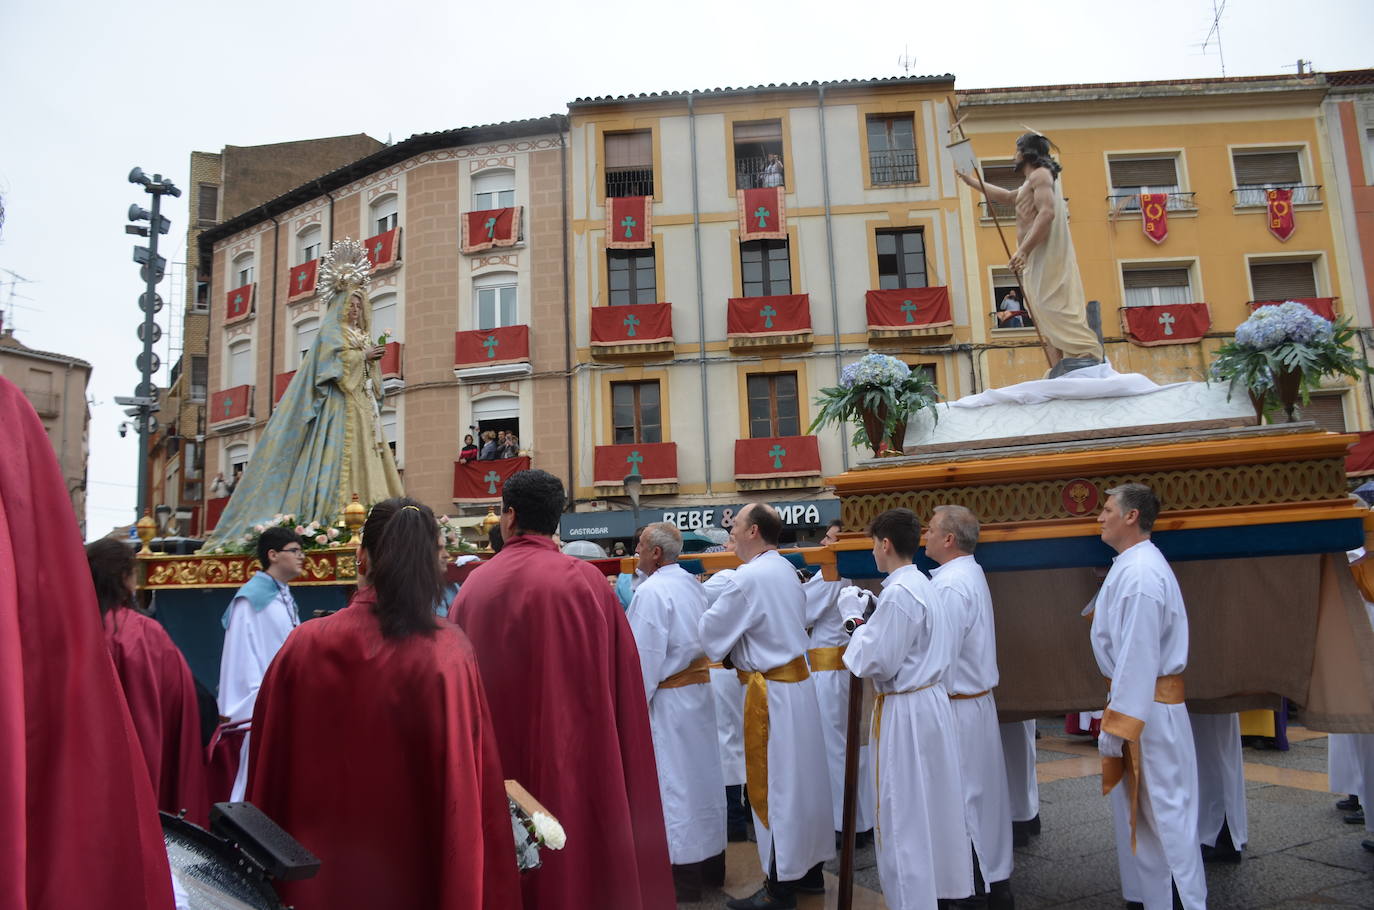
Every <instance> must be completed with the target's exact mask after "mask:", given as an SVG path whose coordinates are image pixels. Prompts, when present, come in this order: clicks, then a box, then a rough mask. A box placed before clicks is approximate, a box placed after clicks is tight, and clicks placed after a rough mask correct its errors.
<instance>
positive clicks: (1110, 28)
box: [0, 0, 1374, 537]
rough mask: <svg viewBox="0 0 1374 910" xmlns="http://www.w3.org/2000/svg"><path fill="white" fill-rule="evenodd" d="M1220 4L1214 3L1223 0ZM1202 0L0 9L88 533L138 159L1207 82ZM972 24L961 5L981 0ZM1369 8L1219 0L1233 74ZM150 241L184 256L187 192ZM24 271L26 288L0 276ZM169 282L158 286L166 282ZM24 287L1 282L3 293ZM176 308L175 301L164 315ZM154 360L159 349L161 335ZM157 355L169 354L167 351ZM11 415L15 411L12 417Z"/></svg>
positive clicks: (115, 517) (1269, 68) (1289, 68)
mask: <svg viewBox="0 0 1374 910" xmlns="http://www.w3.org/2000/svg"><path fill="white" fill-rule="evenodd" d="M1217 2H1218V4H1220V0H1217ZM1212 11H1213V0H1154V2H1150V3H1140V2H1131V3H1125V2H1119V0H1094V2H1086V0H1073V2H1058V3H1056V2H1053V0H1043V2H1034V3H1017V4H1013V3H1010V2H1005V0H994V2H984V3H982V4H969V3H949V2H938V3H932V2H926V0H906V2H865V0H851V2H847V3H823V2H818V0H787V2H773V3H763V2H756V3H740V2H738V0H731V2H721V0H697V2H681V3H675V4H672V5H671V6H669V5H667V4H663V3H655V2H652V0H646V2H639V3H630V2H623V0H615V2H609V3H608V2H599V3H598V2H592V3H574V2H549V0H525V2H517V3H507V4H503V3H488V4H483V5H481V6H480V7H479V6H478V5H476V4H472V3H441V2H433V3H422V2H414V0H391V2H370V3H361V2H357V0H339V2H335V3H311V4H304V3H296V2H291V0H271V2H267V0H235V2H232V3H215V4H211V3H205V2H201V0H177V2H166V0H149V2H143V3H136V4H122V3H120V4H116V3H108V2H97V0H86V2H82V3H75V2H69V0H8V2H3V3H0V35H3V37H4V44H3V49H0V88H2V90H3V97H4V102H3V106H2V107H0V111H3V113H0V118H3V120H0V194H3V197H4V204H5V222H4V227H3V233H0V309H3V310H4V312H5V320H6V324H7V325H10V324H13V325H15V326H16V327H17V331H16V337H17V338H18V339H19V340H20V341H22V342H24V343H25V344H27V345H29V346H30V347H34V348H38V349H40V350H48V351H57V352H60V353H64V354H71V355H74V356H77V357H81V358H84V359H85V360H88V361H90V362H91V363H92V364H93V365H94V367H95V370H94V375H93V377H92V381H91V386H90V390H89V394H90V397H91V399H92V402H93V409H92V420H91V459H90V472H89V479H90V487H89V498H88V506H87V527H88V536H91V537H97V536H100V535H101V534H104V533H105V532H107V531H108V530H109V528H111V527H112V526H114V525H117V524H123V523H126V522H128V521H129V520H131V517H132V515H133V503H134V499H135V483H136V479H137V473H136V472H137V467H136V461H135V458H136V447H135V445H134V438H133V436H132V434H131V435H130V436H129V437H128V438H126V439H121V438H120V437H119V435H118V433H117V427H118V425H119V423H120V421H122V420H124V415H123V413H122V409H121V408H119V407H118V406H116V405H115V404H114V402H113V401H112V397H113V396H115V395H129V394H132V391H133V387H134V385H135V383H136V382H137V381H138V373H137V370H136V369H135V367H134V358H135V357H136V356H137V354H138V352H139V350H140V345H139V342H138V341H137V339H136V338H135V336H134V331H135V327H136V325H137V323H138V322H139V321H140V318H139V315H140V314H139V311H138V307H137V300H138V295H139V293H140V292H141V291H142V290H143V288H142V285H141V283H140V280H139V277H138V267H137V266H135V265H134V264H133V262H132V260H131V258H130V256H131V247H132V246H133V245H134V241H135V240H139V241H140V242H142V240H141V238H135V237H131V236H127V235H125V234H124V233H123V226H124V224H125V221H124V212H125V211H126V209H127V208H128V206H129V204H130V203H133V202H137V203H139V204H142V205H145V206H146V205H147V202H148V197H147V196H146V195H145V194H144V193H143V192H142V191H141V189H140V188H138V187H135V186H133V185H132V184H129V183H127V182H126V181H125V175H126V174H127V173H128V171H129V169H130V168H131V167H133V166H135V165H138V166H140V167H142V168H143V169H144V170H146V171H147V172H148V173H150V174H151V173H153V172H155V171H156V172H160V173H162V174H164V175H166V176H168V177H170V178H171V179H172V180H174V181H175V182H176V183H177V184H178V185H180V186H182V187H183V188H184V187H185V186H186V173H187V165H188V161H189V156H190V152H191V151H192V150H196V149H198V150H203V151H218V150H219V149H220V148H221V147H223V146H224V145H226V144H233V145H255V144H259V143H270V142H283V141H286V140H292V139H309V138H316V137H320V136H333V135H341V134H347V133H357V132H366V133H368V134H370V135H372V136H374V137H376V138H378V139H381V140H386V139H387V138H388V137H390V138H393V139H395V140H400V139H404V138H406V137H408V136H410V135H412V134H414V133H419V132H428V131H431V130H441V129H451V128H454V127H460V126H470V125H475V124H481V123H491V122H496V121H502V120H515V119H520V118H524V117H537V116H542V115H546V114H550V113H555V112H560V111H563V110H564V105H565V103H566V102H567V101H569V100H571V99H573V98H577V97H583V96H596V95H619V94H626V93H630V92H649V91H663V90H683V89H693V88H715V87H719V86H727V85H730V86H741V85H758V84H766V83H770V82H794V81H811V80H817V79H819V80H829V79H854V78H873V77H881V76H893V75H900V74H901V73H902V72H903V65H902V63H901V62H900V60H901V58H904V57H909V58H911V63H910V68H911V73H912V74H932V73H953V74H954V75H955V76H956V77H957V80H958V81H957V83H956V85H957V86H958V87H961V88H980V87H987V86H1002V85H1032V84H1044V83H1066V82H1116V81H1125V80H1137V79H1175V78H1189V77H1201V76H1218V75H1221V73H1222V66H1221V57H1220V55H1219V54H1218V53H1217V49H1216V44H1215V38H1213V44H1212V45H1211V46H1209V47H1208V49H1207V51H1206V53H1204V51H1203V48H1202V44H1203V42H1204V40H1205V39H1206V38H1207V37H1208V32H1209V30H1210V28H1211V24H1212V19H1213V13H1212ZM980 12H981V13H983V14H984V18H982V19H979V18H974V16H975V15H976V14H977V13H980ZM1371 35H1374V3H1371V2H1369V0H1306V2H1302V3H1294V2H1292V0H1286V2H1279V0H1229V2H1227V3H1225V4H1224V8H1223V12H1222V16H1221V51H1222V52H1223V53H1224V56H1225V64H1226V74H1227V75H1231V76H1245V75H1260V74H1272V73H1291V72H1293V71H1294V70H1293V64H1294V61H1296V60H1297V59H1298V58H1300V57H1301V58H1303V59H1306V60H1311V61H1312V62H1313V64H1314V66H1315V67H1316V68H1317V69H1318V70H1328V71H1329V70H1340V69H1358V68H1363V67H1369V66H1374V46H1371V43H1370V40H1369V39H1370V36H1371ZM171 201H172V205H171V206H170V207H169V210H168V211H167V212H166V214H167V215H169V216H170V217H171V218H172V221H173V226H172V232H171V233H170V234H169V235H167V237H164V238H163V241H164V244H165V245H164V247H163V249H162V252H163V253H164V255H166V256H167V257H168V259H169V260H171V261H173V262H176V261H181V260H184V258H185V231H186V201H187V200H186V197H184V196H183V197H182V198H181V199H178V200H171ZM3 270H8V271H10V272H14V273H17V274H19V275H21V276H23V277H24V278H25V279H28V283H25V284H19V285H11V284H10V281H11V278H10V275H9V274H8V273H7V272H6V271H3ZM159 290H160V291H161V293H162V295H163V297H164V298H168V297H170V291H171V288H170V282H168V281H164V282H163V283H162V285H161V286H160V288H159ZM11 292H13V297H11ZM179 308H180V300H178V301H176V306H175V307H172V308H169V309H168V310H164V311H163V313H162V316H161V318H160V319H159V322H160V323H161V325H162V327H163V329H164V330H166V329H168V328H169V325H168V321H169V319H170V318H171V317H172V315H173V312H174V311H179ZM161 353H163V354H164V355H165V354H166V351H165V349H164V350H163V351H162V352H161ZM164 359H165V358H164ZM0 432H3V428H0Z"/></svg>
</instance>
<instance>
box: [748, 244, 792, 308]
mask: <svg viewBox="0 0 1374 910" xmlns="http://www.w3.org/2000/svg"><path fill="white" fill-rule="evenodd" d="M739 264H740V278H741V285H742V290H743V291H744V296H745V297H768V296H771V295H774V294H790V293H792V260H791V258H790V256H789V255H788V249H787V241H786V240H750V241H748V242H746V243H741V244H740V245H739Z"/></svg>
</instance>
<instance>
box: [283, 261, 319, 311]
mask: <svg viewBox="0 0 1374 910" xmlns="http://www.w3.org/2000/svg"><path fill="white" fill-rule="evenodd" d="M319 271H320V260H319V259H312V260H310V261H309V262H302V263H301V264H300V265H297V266H292V267H291V277H290V279H289V280H290V290H289V291H288V292H287V295H286V302H287V303H295V302H296V301H297V300H304V299H306V298H307V297H313V296H315V279H316V278H317V277H318V275H319Z"/></svg>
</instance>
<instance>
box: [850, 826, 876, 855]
mask: <svg viewBox="0 0 1374 910" xmlns="http://www.w3.org/2000/svg"><path fill="white" fill-rule="evenodd" d="M871 846H873V829H872V828H869V829H868V830H867V831H860V832H859V833H858V834H856V835H854V849H855V850H860V849H862V848H864V847H871Z"/></svg>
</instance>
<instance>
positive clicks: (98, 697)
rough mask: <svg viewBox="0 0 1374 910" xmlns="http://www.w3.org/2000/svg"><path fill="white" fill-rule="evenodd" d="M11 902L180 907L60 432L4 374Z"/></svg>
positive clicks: (0, 568) (1, 704)
mask: <svg viewBox="0 0 1374 910" xmlns="http://www.w3.org/2000/svg"><path fill="white" fill-rule="evenodd" d="M0 427H4V431H3V432H0V907H4V908H5V910H20V908H34V910H37V908H45V910H46V908H53V910H66V908H78V907H80V908H86V907H92V908H101V910H146V908H157V910H164V908H165V910H170V908H171V907H172V877H171V872H170V871H169V870H168V867H167V852H166V848H165V847H164V846H163V843H162V830H161V827H160V826H159V823H158V818H157V805H156V804H155V803H154V801H153V788H152V785H151V784H150V783H149V782H148V772H147V771H146V770H145V768H144V765H143V755H142V752H141V750H140V749H139V746H138V739H137V737H136V736H135V734H134V728H133V723H132V722H131V720H130V718H129V709H128V707H127V706H126V705H125V702H124V695H123V693H121V692H120V687H119V681H118V680H117V679H116V678H115V672H114V665H113V664H112V663H111V661H110V654H109V651H108V650H107V649H106V647H105V635H104V633H103V632H102V631H101V628H100V608H99V607H97V606H96V601H95V588H94V587H93V586H92V585H91V581H90V578H91V572H90V569H89V568H88V566H87V564H86V553H85V550H84V549H83V548H82V545H81V534H80V532H79V531H78V529H77V525H76V517H75V516H74V515H73V514H72V506H71V500H70V499H69V498H68V497H67V488H66V485H65V484H64V483H63V482H62V474H61V472H60V471H59V470H58V466H57V459H56V457H55V456H54V454H53V448H52V443H51V442H50V441H49V440H48V435H47V434H46V433H45V432H44V431H43V426H42V424H41V423H39V421H38V415H36V414H35V413H34V411H33V407H32V406H31V405H30V404H29V402H28V400H27V399H25V398H24V396H23V395H22V394H21V393H20V391H19V390H18V389H17V388H15V386H14V385H13V384H12V383H11V382H9V381H8V380H6V379H3V378H0Z"/></svg>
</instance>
